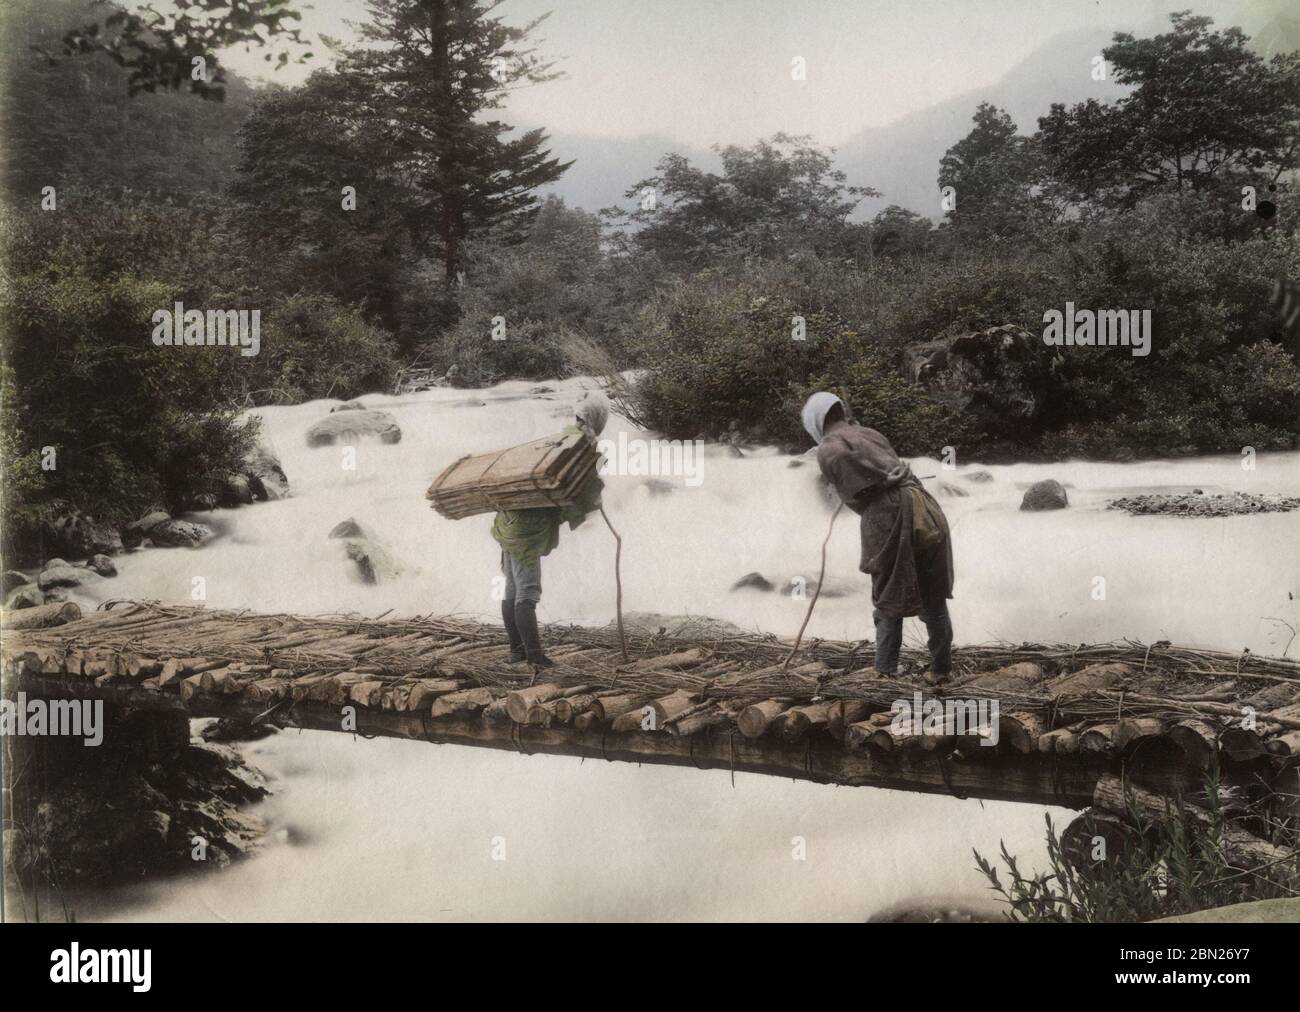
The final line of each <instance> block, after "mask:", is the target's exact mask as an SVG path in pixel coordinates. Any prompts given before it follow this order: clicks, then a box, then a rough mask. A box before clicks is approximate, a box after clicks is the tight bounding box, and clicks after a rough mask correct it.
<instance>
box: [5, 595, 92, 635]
mask: <svg viewBox="0 0 1300 1012" xmlns="http://www.w3.org/2000/svg"><path fill="white" fill-rule="evenodd" d="M79 618H81V608H80V606H78V605H76V604H74V603H73V602H71V601H59V602H57V603H55V604H38V605H37V606H36V607H35V608H18V609H16V610H11V609H4V610H2V611H0V628H4V629H49V628H51V627H53V626H58V625H67V624H68V623H69V622H75V621H77V619H79Z"/></svg>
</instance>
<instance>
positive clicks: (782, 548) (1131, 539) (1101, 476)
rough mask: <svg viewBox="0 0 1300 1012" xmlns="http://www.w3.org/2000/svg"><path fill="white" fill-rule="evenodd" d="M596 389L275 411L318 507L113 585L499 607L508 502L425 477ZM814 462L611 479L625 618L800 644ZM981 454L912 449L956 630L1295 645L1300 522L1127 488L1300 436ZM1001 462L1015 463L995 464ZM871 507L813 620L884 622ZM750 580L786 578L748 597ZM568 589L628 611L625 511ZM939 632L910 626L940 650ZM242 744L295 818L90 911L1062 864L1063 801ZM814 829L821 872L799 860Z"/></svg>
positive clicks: (277, 821)
mask: <svg viewBox="0 0 1300 1012" xmlns="http://www.w3.org/2000/svg"><path fill="white" fill-rule="evenodd" d="M588 385H590V384H589V383H584V382H583V381H576V380H575V381H567V382H563V383H554V382H552V383H548V384H546V385H545V386H546V387H547V388H548V392H544V393H531V392H530V391H533V390H534V389H536V388H537V385H536V384H533V383H508V384H503V385H501V386H498V387H494V388H492V389H490V390H482V391H465V390H445V389H444V390H435V391H429V392H425V393H419V394H410V395H403V396H396V397H385V396H370V397H366V398H363V400H364V402H365V403H366V405H367V406H368V407H373V408H380V409H383V410H386V411H389V412H391V413H392V414H393V415H394V416H395V417H396V419H397V421H398V424H399V425H400V426H401V429H402V433H403V436H402V440H401V442H400V443H398V444H395V445H391V446H389V445H381V444H379V443H377V442H373V443H371V442H367V443H362V444H361V445H359V446H357V447H356V460H355V467H354V468H351V469H349V468H348V467H346V466H345V464H346V463H348V461H346V460H345V455H344V452H343V450H342V449H341V448H339V447H329V448H319V449H309V448H308V447H307V445H306V441H305V439H304V434H305V432H306V430H307V428H308V427H309V426H310V425H311V424H312V423H313V422H315V421H317V420H318V419H320V418H321V417H323V416H324V415H325V414H326V413H327V412H328V410H329V408H330V407H331V406H333V404H334V403H335V402H326V401H318V402H314V403H310V404H303V405H297V406H293V407H276V408H265V409H262V410H260V411H259V412H258V414H260V416H261V417H262V419H263V436H264V440H265V442H266V443H267V444H268V445H269V446H270V447H271V448H272V449H273V450H274V451H275V452H276V453H277V454H278V455H279V457H280V459H281V461H282V463H283V465H284V468H285V471H286V472H287V474H288V476H289V480H290V483H291V485H292V488H293V495H292V497H291V498H289V499H286V500H283V501H280V502H274V503H264V504H259V505H256V506H252V507H244V508H241V509H236V510H219V511H216V512H214V513H212V514H210V515H202V516H198V517H195V518H194V519H197V520H200V521H201V522H205V523H209V524H210V525H212V526H213V527H214V528H215V529H217V530H218V531H219V533H220V536H219V538H218V539H217V540H215V541H213V542H211V543H210V544H208V545H207V546H205V547H204V548H201V549H198V550H194V551H187V550H179V549H175V550H162V549H149V550H143V551H137V552H133V553H130V554H127V555H125V556H122V557H121V558H119V559H118V563H117V564H118V569H119V572H120V575H119V576H118V577H117V578H116V579H113V580H109V581H106V582H104V583H103V584H102V585H99V586H97V587H96V589H95V591H94V593H95V594H98V595H99V596H100V597H101V598H102V597H108V596H113V597H135V598H146V599H158V600H161V601H164V602H172V603H191V601H192V597H191V595H192V592H193V588H194V587H195V585H196V584H195V578H196V577H202V578H203V581H202V583H203V587H204V589H205V592H206V600H207V604H208V605H209V606H212V607H243V608H252V609H255V610H259V611H269V612H296V613H313V612H352V613H356V614H360V615H366V616H377V615H380V614H382V613H386V612H387V613H390V614H392V615H398V616H410V615H421V614H429V613H435V614H464V615H474V616H482V617H486V618H491V619H492V620H494V621H499V614H498V612H497V605H496V604H495V603H494V602H493V600H492V591H493V577H495V576H496V575H497V572H498V550H497V548H496V546H495V543H494V542H493V541H492V539H491V536H490V534H489V525H490V517H474V518H471V519H468V520H462V521H459V522H456V523H453V522H451V521H448V520H444V519H442V518H441V517H439V516H438V515H437V514H435V513H434V512H432V510H430V508H429V506H428V503H427V502H426V500H425V498H424V492H425V489H426V488H427V487H428V485H429V482H430V480H431V478H432V477H433V475H434V474H436V473H437V472H438V471H439V470H440V469H441V468H442V467H443V466H444V465H446V464H447V463H449V462H450V461H452V460H454V459H456V458H457V457H459V456H461V455H463V454H466V453H474V452H480V451H485V450H490V449H493V448H496V447H501V446H505V445H509V444H512V443H517V442H523V441H525V440H529V439H535V438H538V437H540V436H543V435H546V434H548V433H550V432H553V431H555V430H557V429H558V428H560V427H561V426H562V425H563V424H565V423H566V421H567V420H568V419H569V418H571V417H572V406H573V403H574V402H575V400H576V398H577V397H578V396H579V395H580V392H581V390H582V388H583V387H584V386H588ZM864 421H866V423H867V424H870V419H864ZM621 427H622V428H624V429H625V430H626V431H627V433H628V435H629V436H637V435H639V433H636V432H635V431H633V430H631V429H627V428H626V423H625V422H624V421H623V420H622V419H620V418H617V417H615V418H614V419H612V421H611V425H610V428H609V430H607V432H606V436H607V437H612V438H615V439H617V436H618V433H619V431H620V428H621ZM791 459H792V458H790V457H788V456H785V455H781V454H778V453H777V452H776V451H774V450H757V451H752V452H749V453H747V455H746V457H745V458H743V459H739V458H736V457H735V456H733V455H732V454H731V453H730V451H729V449H728V448H727V447H720V446H717V445H709V446H707V447H706V448H705V451H704V458H703V464H702V467H703V470H702V480H701V481H699V482H698V483H697V484H695V483H693V485H694V487H692V486H691V485H688V484H687V482H686V481H685V480H684V479H683V478H682V477H681V476H676V477H674V476H665V477H663V478H660V479H659V482H658V483H656V482H654V481H651V480H649V478H647V477H641V476H610V477H608V478H607V479H606V491H605V496H604V499H605V504H606V507H607V510H608V512H609V514H610V517H611V519H612V520H613V521H614V523H615V524H616V526H618V528H619V530H620V532H621V533H622V534H623V538H624V552H623V582H624V608H625V610H628V611H653V612H660V613H665V614H696V615H708V616H714V617H718V618H723V619H727V620H729V621H731V622H734V623H736V624H738V625H741V626H744V627H746V628H756V629H762V630H765V631H770V632H775V633H779V634H791V635H792V634H793V633H794V632H795V631H796V630H797V628H798V626H799V622H800V620H801V619H802V617H803V612H804V609H805V607H806V602H805V601H803V600H800V599H798V598H797V597H796V596H794V595H792V594H791V593H790V588H791V587H792V586H794V584H793V583H792V581H796V580H798V579H799V578H804V579H806V580H808V581H811V580H813V579H815V577H816V575H817V566H818V560H819V552H820V545H821V541H822V539H823V538H824V537H825V533H826V524H827V522H828V520H829V517H830V508H829V507H828V506H827V505H826V504H825V501H824V499H823V497H822V495H821V493H820V492H819V489H818V483H817V480H816V470H817V469H816V465H815V463H814V462H806V463H805V464H804V465H803V466H800V467H791V466H790V465H791ZM957 463H958V466H957V467H956V469H955V470H949V469H945V468H943V467H942V466H941V464H940V463H939V462H938V461H936V460H930V459H924V458H922V459H918V460H913V461H912V465H913V469H914V471H915V472H916V473H917V474H918V475H923V476H925V475H933V476H935V477H934V478H933V479H929V480H927V481H926V484H927V486H928V487H930V488H931V490H932V491H935V492H936V494H937V495H938V497H939V499H940V502H941V503H942V504H943V506H944V509H945V510H946V512H947V514H948V517H949V520H950V523H951V526H952V530H953V538H954V546H955V554H956V570H957V585H956V590H955V595H956V596H955V599H954V600H953V601H952V602H951V608H952V616H953V624H954V627H955V629H956V636H957V642H958V644H961V643H978V642H988V641H994V640H1003V641H1011V642H1020V641H1022V640H1038V641H1061V642H1085V641H1087V642H1097V641H1102V640H1110V639H1119V638H1124V637H1129V638H1134V639H1139V640H1144V641H1154V640H1160V639H1169V640H1174V641H1176V642H1180V643H1186V644H1193V645H1201V646H1207V647H1217V648H1223V649H1230V650H1237V649H1241V648H1243V647H1249V648H1250V649H1252V650H1254V651H1257V652H1265V653H1273V654H1279V653H1282V652H1284V651H1287V652H1289V653H1290V654H1291V655H1294V654H1295V653H1296V651H1297V649H1298V647H1297V644H1296V643H1293V642H1291V640H1292V637H1293V629H1294V627H1297V626H1300V620H1298V619H1297V607H1296V603H1295V600H1294V595H1295V593H1296V592H1297V591H1298V590H1300V553H1297V551H1296V547H1297V544H1298V543H1300V513H1274V514H1264V515H1255V516H1248V517H1232V518H1226V519H1190V518H1178V517H1134V516H1129V515H1128V514H1125V513H1122V512H1120V511H1116V510H1107V509H1106V508H1105V505H1106V502H1107V501H1108V500H1109V499H1111V498H1114V497H1116V496H1119V495H1124V494H1131V493H1134V492H1138V491H1143V492H1149V491H1176V492H1189V491H1191V490H1192V489H1194V488H1199V489H1202V490H1203V491H1204V492H1205V493H1206V494H1210V495H1212V494H1215V493H1218V492H1231V491H1238V490H1240V491H1249V492H1267V493H1273V492H1276V493H1286V494H1291V495H1295V494H1300V454H1297V453H1286V454H1262V455H1260V456H1259V458H1258V460H1257V461H1256V466H1255V468H1254V470H1245V469H1243V467H1242V466H1241V463H1240V458H1238V457H1236V456H1231V457H1212V458H1199V459H1188V460H1178V461H1147V462H1139V463H1131V464H1095V463H1084V462H1068V463H1059V464H1042V465H1038V464H1035V465H1030V464H1017V465H1009V466H988V467H981V466H978V465H966V464H964V463H962V462H961V461H960V460H959V461H958V462H957ZM977 470H982V471H986V472H988V474H990V475H991V476H992V480H989V481H984V482H975V481H972V480H970V478H969V474H970V472H972V471H977ZM1045 477H1053V478H1056V479H1058V480H1059V481H1061V482H1062V483H1063V484H1064V485H1065V486H1066V488H1067V490H1068V492H1069V496H1070V508H1069V509H1066V510H1061V511H1056V512H1050V513H1021V512H1019V511H1018V508H1017V507H1018V506H1019V503H1020V497H1021V495H1022V493H1023V490H1024V488H1025V487H1027V486H1028V485H1029V484H1030V483H1032V482H1034V481H1037V480H1039V479H1041V478H1045ZM662 482H667V483H668V485H667V486H665V485H664V484H662ZM944 485H946V486H949V487H948V488H944V487H942V486H944ZM669 486H670V487H669ZM954 489H957V490H960V491H962V492H965V493H967V494H966V495H964V496H963V495H956V494H954V493H953V490H954ZM349 517H351V518H354V519H355V520H357V521H358V522H359V523H360V524H361V525H362V526H363V527H365V528H366V529H367V530H368V531H370V532H372V533H373V535H374V538H375V539H376V541H378V542H379V543H380V544H382V545H383V546H384V548H385V550H386V552H387V553H388V555H389V556H390V557H391V559H392V560H393V571H391V572H388V573H386V574H385V578H384V580H383V581H382V582H381V583H380V585H378V586H366V585H363V584H362V583H361V582H360V581H359V580H358V579H357V578H356V576H355V574H354V567H353V566H352V564H351V563H349V562H348V561H347V560H346V559H345V557H344V555H343V550H342V546H341V545H340V543H339V542H337V541H333V542H332V541H330V540H329V539H328V538H327V537H326V535H327V534H328V532H329V530H330V529H331V528H332V527H333V526H334V525H335V524H337V523H338V522H339V521H341V520H344V519H346V518H349ZM854 519H855V518H854V517H853V516H852V515H851V514H848V513H847V512H846V513H845V514H843V515H842V516H841V518H840V519H839V521H838V523H837V526H836V529H835V532H834V536H833V538H832V541H831V545H830V551H829V559H830V561H829V565H828V570H827V583H826V587H827V592H828V593H830V592H832V591H840V592H843V596H839V597H829V596H828V597H823V598H822V600H821V601H820V602H819V604H818V606H817V613H816V615H815V616H814V618H813V620H812V623H811V625H810V627H809V633H808V635H810V636H823V637H837V638H852V639H859V638H862V637H865V636H868V635H870V632H869V629H868V622H869V617H868V616H869V610H870V609H869V584H868V581H867V578H866V577H865V576H862V575H860V574H859V573H858V572H857V569H856V564H857V557H858V545H857V533H856V529H855V525H854V523H853V522H852V521H853V520H854ZM751 571H758V572H761V573H762V574H763V575H764V576H765V577H766V578H767V579H769V580H770V581H772V582H773V583H774V584H776V587H777V590H776V591H772V592H763V591H759V590H741V591H735V592H732V591H730V590H729V588H730V586H731V584H732V583H733V582H735V580H736V579H737V578H738V577H740V576H742V575H744V574H746V573H749V572H751ZM544 575H545V581H544V585H545V593H544V596H543V599H542V603H541V606H540V608H539V615H540V617H541V618H542V619H543V621H565V622H569V621H572V622H579V623H588V624H604V623H606V622H608V621H609V620H610V618H611V617H612V614H613V602H614V579H613V539H612V538H611V536H610V534H609V532H608V531H607V530H606V529H605V527H604V525H603V524H602V523H601V522H600V520H599V518H598V517H597V518H596V519H595V521H594V522H588V523H587V524H586V525H584V526H583V527H582V528H581V529H580V530H578V531H576V532H570V531H568V530H566V531H565V532H564V533H563V535H562V538H561V545H560V548H559V550H558V551H557V552H555V553H554V554H553V555H552V556H550V557H548V559H547V560H546V565H545V568H544ZM1099 577H1100V578H1102V579H1104V596H1102V595H1101V594H1100V593H1099V590H1098V588H1099V587H1101V586H1102V585H1101V584H1099V583H1098V581H1097V578H1099ZM81 600H82V601H83V603H86V604H94V603H96V599H95V598H93V597H92V598H82V599H81ZM914 625H915V620H909V623H908V631H909V636H908V638H909V641H910V642H913V643H920V641H921V635H920V627H919V626H915V627H914ZM243 749H244V751H245V753H246V754H247V755H248V757H249V759H250V761H251V762H252V763H253V764H254V765H255V766H257V767H258V768H259V769H261V770H263V771H264V772H265V773H266V774H267V776H268V778H269V779H270V780H271V781H272V784H271V785H272V788H273V790H274V791H275V793H274V795H273V796H272V797H271V798H270V799H269V800H268V801H266V802H265V803H263V804H262V805H261V806H260V810H261V813H262V814H263V815H264V816H265V817H266V818H267V819H268V820H269V822H270V824H271V827H272V832H271V835H270V837H269V839H268V841H267V844H266V847H265V849H264V850H263V851H262V852H261V853H260V854H259V855H258V856H257V857H255V858H254V859H252V860H250V861H246V862H243V863H242V864H241V865H239V866H236V867H234V868H232V869H230V870H227V871H225V872H221V873H218V874H207V875H202V874H199V875H194V876H188V877H182V878H180V879H174V880H170V881H167V882H163V883H151V884H147V885H142V886H137V887H131V888H129V889H124V890H117V891H114V892H112V893H101V894H97V895H93V896H87V897H80V898H79V899H78V909H77V911H76V912H77V916H78V918H79V919H82V920H88V919H101V918H142V919H189V918H202V919H228V920H248V919H307V918H321V919H349V918H361V919H406V918H411V919H414V918H431V919H452V920H474V919H505V918H523V919H548V918H579V919H609V918H635V919H647V920H657V919H665V920H667V919H681V918H696V919H712V918H740V919H748V918H779V919H817V920H821V919H840V920H861V919H863V918H866V917H868V916H870V915H872V914H873V913H878V912H880V911H881V910H884V909H886V908H889V907H891V906H892V905H894V904H897V903H901V902H908V903H912V902H918V903H919V902H925V901H927V900H940V899H942V900H948V899H951V898H965V897H977V896H980V895H981V894H982V893H984V892H986V890H984V885H985V883H984V881H983V880H982V878H981V877H980V876H979V874H978V872H977V871H976V870H975V868H974V864H973V861H972V858H971V849H972V847H974V848H977V849H978V850H979V851H980V852H981V853H984V854H986V855H989V856H992V855H993V854H995V853H996V851H997V849H998V846H999V842H1000V841H1005V842H1006V844H1007V846H1008V848H1009V849H1010V850H1011V851H1012V853H1015V854H1018V855H1020V856H1022V857H1023V858H1024V859H1025V862H1026V863H1027V864H1029V865H1033V864H1034V863H1035V862H1037V861H1039V860H1041V858H1042V855H1043V853H1044V846H1043V829H1044V824H1043V812H1044V809H1040V808H1035V807H1033V806H1029V805H1014V804H1000V803H980V802H978V801H965V802H959V801H957V800H955V799H950V798H943V797H930V796H925V795H916V794H904V793H895V792H888V791H880V790H874V789H866V788H853V789H850V788H832V787H822V786H817V785H813V784H807V783H794V782H789V781H784V780H779V779H775V778H771V777H759V776H754V775H747V774H737V775H736V776H735V778H734V784H733V782H732V778H731V777H730V776H729V775H728V774H727V773H726V772H716V771H715V772H699V771H696V770H691V769H677V768H668V767H648V766H647V767H638V766H632V765H626V764H617V763H612V764H606V763H600V762H590V761H589V762H585V763H584V762H580V761H579V760H577V759H571V758H565V757H546V756H533V757H523V756H516V755H512V754H509V753H502V752H497V751H493V750H486V749H469V748H460V747H456V746H431V745H428V744H425V743H421V742H406V741H395V740H385V739H374V740H370V741H366V740H364V739H360V738H355V739H354V738H352V737H350V736H347V735H343V734H330V733H322V732H301V733H299V732H297V731H287V732H284V733H282V734H279V735H276V736H273V737H271V738H269V739H266V740H263V741H261V742H256V743H252V744H249V745H246V746H243ZM1051 811H1052V814H1053V815H1054V817H1059V818H1064V817H1066V815H1067V813H1064V812H1061V811H1057V810H1051ZM796 838H801V839H802V840H803V841H804V844H803V847H804V850H805V855H804V859H803V860H796V859H795V858H794V856H793V851H794V850H795V848H796ZM494 848H495V856H497V857H500V856H501V853H502V848H504V857H505V859H504V860H494V859H493V858H494Z"/></svg>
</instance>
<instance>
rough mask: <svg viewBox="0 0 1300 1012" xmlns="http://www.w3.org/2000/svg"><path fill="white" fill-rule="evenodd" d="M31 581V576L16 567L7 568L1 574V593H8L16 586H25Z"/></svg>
mask: <svg viewBox="0 0 1300 1012" xmlns="http://www.w3.org/2000/svg"><path fill="white" fill-rule="evenodd" d="M31 582H32V581H31V578H30V577H28V576H27V575H26V574H24V573H20V572H19V571H18V570H16V569H9V570H6V571H5V573H4V574H3V575H0V594H8V593H9V591H11V590H13V589H14V588H15V587H23V586H26V585H27V584H29V583H31Z"/></svg>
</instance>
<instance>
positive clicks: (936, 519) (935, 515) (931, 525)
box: [908, 488, 948, 552]
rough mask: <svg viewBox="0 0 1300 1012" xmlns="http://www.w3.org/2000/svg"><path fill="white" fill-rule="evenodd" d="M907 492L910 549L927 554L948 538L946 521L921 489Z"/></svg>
mask: <svg viewBox="0 0 1300 1012" xmlns="http://www.w3.org/2000/svg"><path fill="white" fill-rule="evenodd" d="M908 491H909V492H911V493H912V549H913V551H917V552H927V551H929V550H930V549H932V548H936V547H938V546H939V545H941V544H943V539H944V538H946V537H947V536H948V521H947V518H945V517H944V515H943V512H942V511H941V510H939V509H938V508H937V507H936V506H934V505H932V503H933V500H932V499H931V498H930V497H929V496H928V495H926V494H925V491H924V490H923V489H919V488H909V489H908Z"/></svg>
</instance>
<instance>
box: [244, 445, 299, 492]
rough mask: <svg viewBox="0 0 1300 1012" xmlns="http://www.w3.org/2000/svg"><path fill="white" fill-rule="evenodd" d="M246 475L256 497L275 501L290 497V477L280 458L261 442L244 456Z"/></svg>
mask: <svg viewBox="0 0 1300 1012" xmlns="http://www.w3.org/2000/svg"><path fill="white" fill-rule="evenodd" d="M244 477H245V478H247V479H248V487H249V488H250V489H251V490H252V492H253V498H254V499H257V500H259V501H274V500H277V499H287V498H288V497H289V479H288V477H287V476H286V475H285V473H284V468H283V467H281V466H280V458H279V457H277V456H276V455H275V454H274V453H272V452H271V451H270V450H269V449H267V448H266V447H265V446H263V445H262V444H261V443H259V444H258V445H257V446H255V447H253V449H252V450H250V451H249V452H248V456H246V457H245V458H244Z"/></svg>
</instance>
